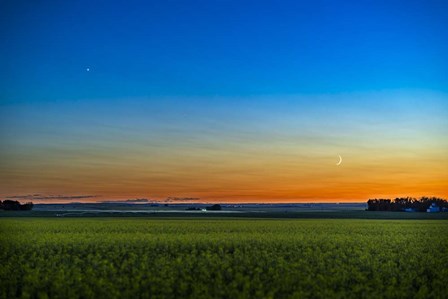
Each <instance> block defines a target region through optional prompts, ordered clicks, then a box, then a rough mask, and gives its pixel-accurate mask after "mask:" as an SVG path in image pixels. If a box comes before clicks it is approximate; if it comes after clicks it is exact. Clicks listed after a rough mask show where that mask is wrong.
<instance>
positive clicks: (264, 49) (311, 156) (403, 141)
mask: <svg viewBox="0 0 448 299" xmlns="http://www.w3.org/2000/svg"><path fill="white" fill-rule="evenodd" d="M92 2H95V3H92ZM340 2H341V1H330V0H328V1H291V2H288V1H282V2H279V1H224V0H222V1H121V2H119V1H70V2H69V1H44V0H43V1H20V0H10V1H9V0H7V1H1V2H0V37H1V38H0V66H1V73H0V75H1V80H0V138H1V143H0V198H8V197H14V196H19V197H20V196H25V195H29V194H40V195H36V196H35V197H36V198H37V197H39V198H41V199H40V200H36V201H35V202H51V201H70V200H76V201H81V200H82V201H102V200H110V199H132V198H142V197H143V198H151V199H159V200H160V199H164V198H166V197H168V196H176V197H198V198H201V200H202V201H207V202H213V201H219V202H270V201H276V202H332V201H338V202H343V201H365V200H367V199H368V198H372V197H395V196H423V195H428V196H440V197H445V198H446V197H448V137H447V136H448V55H447V54H446V53H448V2H447V1H343V3H340ZM338 155H341V156H342V158H343V162H342V164H341V165H339V166H336V163H337V161H338ZM91 196H92V197H91ZM93 196H95V197H93ZM28 197H30V196H28ZM31 197H32V196H31ZM45 197H48V198H47V199H45ZM58 197H59V199H58ZM80 197H84V198H82V199H81V198H80ZM80 199H81V200H80Z"/></svg>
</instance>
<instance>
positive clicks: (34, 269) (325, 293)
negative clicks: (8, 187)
mask: <svg viewBox="0 0 448 299" xmlns="http://www.w3.org/2000/svg"><path fill="white" fill-rule="evenodd" d="M447 229H448V222H447V221H446V220H350V219H327V220H325V219H296V220H293V219H288V220H286V219H276V220H266V219H258V220H256V219H191V218H189V219H144V218H71V219H70V218H62V219H51V218H8V219H5V218H3V219H0V261H1V265H0V298H383V297H384V298H447V297H446V296H447V294H448V231H447Z"/></svg>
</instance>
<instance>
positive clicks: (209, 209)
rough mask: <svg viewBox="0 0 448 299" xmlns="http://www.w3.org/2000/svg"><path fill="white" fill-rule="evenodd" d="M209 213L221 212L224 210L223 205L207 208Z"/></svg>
mask: <svg viewBox="0 0 448 299" xmlns="http://www.w3.org/2000/svg"><path fill="white" fill-rule="evenodd" d="M206 210H207V211H220V210H222V208H221V205H218V204H215V205H212V206H210V207H206Z"/></svg>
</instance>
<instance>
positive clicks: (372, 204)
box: [367, 197, 448, 212]
mask: <svg viewBox="0 0 448 299" xmlns="http://www.w3.org/2000/svg"><path fill="white" fill-rule="evenodd" d="M433 203H435V204H436V205H437V206H438V207H440V208H448V201H447V200H446V199H443V198H438V197H422V198H420V199H417V198H413V197H400V198H395V199H394V200H391V199H382V198H381V199H376V198H375V199H369V200H368V201H367V206H368V208H367V210H368V211H404V210H405V209H412V210H414V211H416V212H426V209H428V208H429V207H430V206H431V204H433Z"/></svg>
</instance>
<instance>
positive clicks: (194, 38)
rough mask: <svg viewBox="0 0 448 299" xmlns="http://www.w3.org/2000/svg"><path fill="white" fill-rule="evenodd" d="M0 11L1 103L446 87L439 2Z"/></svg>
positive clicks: (5, 7)
mask: <svg viewBox="0 0 448 299" xmlns="http://www.w3.org/2000/svg"><path fill="white" fill-rule="evenodd" d="M92 2H94V3H92ZM1 11H2V12H1V18H0V22H1V24H0V25H1V28H2V29H1V35H2V40H3V42H2V47H1V50H0V51H1V52H0V54H1V55H0V62H1V65H2V69H3V70H4V72H3V74H4V78H3V79H2V80H1V82H2V83H0V84H1V90H2V99H3V100H13V101H14V100H37V101H39V100H62V99H64V98H65V99H69V100H72V99H89V98H92V97H93V98H111V97H113V98H116V97H130V96H136V97H138V96H151V95H152V96H160V95H170V96H172V95H178V96H190V95H194V96H197V95H207V96H211V95H221V96H235V95H236V96H245V95H260V94H262V95H265V94H302V93H318V94H321V93H334V92H353V91H364V90H369V91H370V90H384V89H397V88H399V89H403V88H412V89H414V88H417V89H436V90H444V91H446V90H447V86H448V79H447V78H448V74H447V70H448V58H447V55H445V54H446V53H448V35H447V26H448V4H447V2H446V1H343V3H341V2H340V1H338V2H336V1H291V2H288V1H284V2H281V3H278V2H277V1H192V2H188V3H187V2H185V1H141V2H136V1H129V2H128V1H126V2H118V1H73V2H71V1H39V2H35V1H3V2H2V10H1ZM87 67H90V68H91V72H89V73H86V72H85V69H86V68H87Z"/></svg>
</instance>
